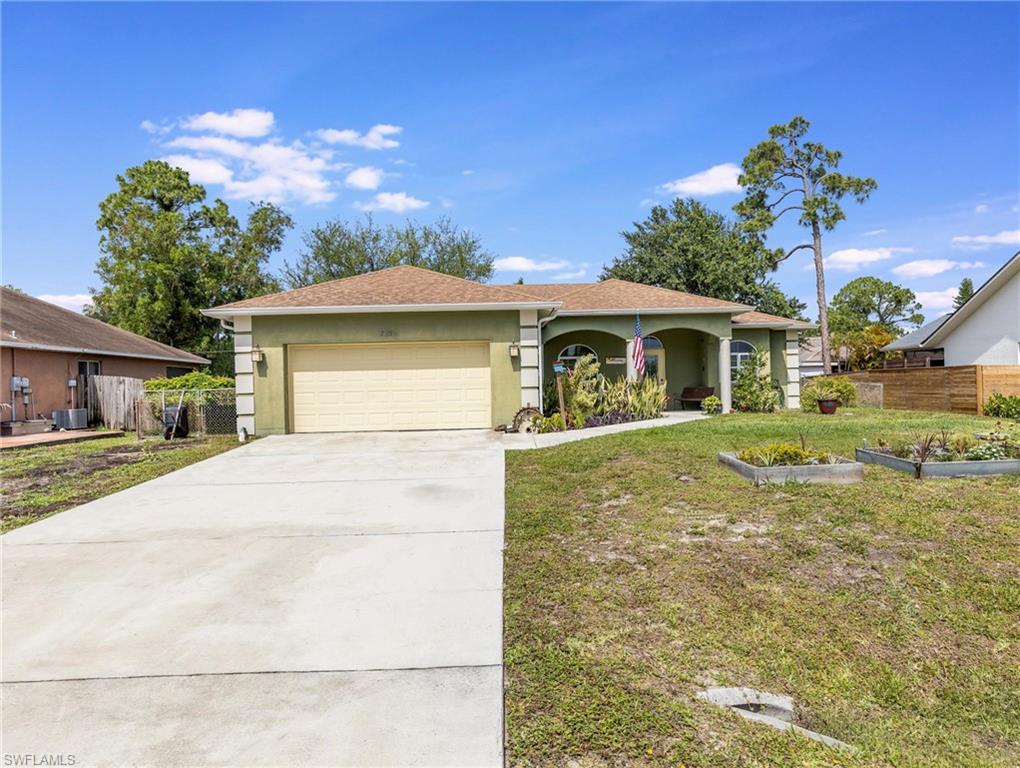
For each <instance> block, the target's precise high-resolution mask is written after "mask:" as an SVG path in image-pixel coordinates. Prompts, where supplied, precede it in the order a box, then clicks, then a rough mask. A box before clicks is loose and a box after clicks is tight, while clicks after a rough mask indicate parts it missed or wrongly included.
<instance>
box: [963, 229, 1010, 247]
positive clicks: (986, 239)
mask: <svg viewBox="0 0 1020 768" xmlns="http://www.w3.org/2000/svg"><path fill="white" fill-rule="evenodd" d="M993 245H1020V229H1004V230H1003V231H1002V232H999V233H998V234H995V235H957V236H956V237H954V238H953V246H954V247H956V248H970V249H973V250H984V249H986V248H991V247H992V246H993Z"/></svg>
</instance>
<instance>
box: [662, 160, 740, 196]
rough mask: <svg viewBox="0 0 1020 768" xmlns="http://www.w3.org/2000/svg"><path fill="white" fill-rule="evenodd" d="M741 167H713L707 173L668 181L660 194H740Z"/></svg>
mask: <svg viewBox="0 0 1020 768" xmlns="http://www.w3.org/2000/svg"><path fill="white" fill-rule="evenodd" d="M739 177H740V166H739V165H736V164H735V163H722V164H721V165H713V166H712V167H711V168H709V169H708V170H705V171H698V173H694V174H691V175H690V176H684V177H683V178H682V179H676V180H674V181H667V182H666V183H665V184H662V185H661V186H660V187H659V191H660V192H669V193H671V194H674V195H695V196H699V195H721V194H723V193H724V192H739V191H740V184H738V183H737V179H738V178H739Z"/></svg>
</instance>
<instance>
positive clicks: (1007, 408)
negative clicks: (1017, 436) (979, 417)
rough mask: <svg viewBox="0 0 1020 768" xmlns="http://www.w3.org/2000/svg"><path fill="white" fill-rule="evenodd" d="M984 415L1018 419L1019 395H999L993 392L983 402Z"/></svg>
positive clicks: (1019, 416)
mask: <svg viewBox="0 0 1020 768" xmlns="http://www.w3.org/2000/svg"><path fill="white" fill-rule="evenodd" d="M985 416H993V417H994V418H997V419H1017V420H1020V395H1001V394H999V393H998V392H993V393H992V396H991V397H989V398H988V401H987V402H986V403H985Z"/></svg>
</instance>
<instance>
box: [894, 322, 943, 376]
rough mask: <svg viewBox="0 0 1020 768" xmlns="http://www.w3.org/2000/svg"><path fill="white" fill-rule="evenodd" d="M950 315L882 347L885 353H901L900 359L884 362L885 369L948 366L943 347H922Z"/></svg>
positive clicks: (926, 324)
mask: <svg viewBox="0 0 1020 768" xmlns="http://www.w3.org/2000/svg"><path fill="white" fill-rule="evenodd" d="M948 319H949V315H942V316H941V317H938V318H936V319H935V320H932V321H931V322H930V323H925V324H924V325H922V326H921V327H920V328H918V329H916V330H913V331H911V332H910V333H905V334H903V335H902V336H900V337H899V338H898V339H896V341H893V342H890V343H889V344H886V345H885V346H884V347H882V351H883V352H893V353H896V352H898V353H899V356H898V357H895V358H893V359H891V360H883V361H882V367H883V368H891V367H897V366H899V367H903V368H937V367H939V366H943V365H945V364H946V359H945V350H944V349H942V347H933V348H925V347H924V346H922V345H923V344H924V341H925V339H927V338H928V337H929V336H931V335H932V334H933V333H935V331H937V330H938V329H939V328H940V327H941V326H942V324H943V323H944V322H946V320H948Z"/></svg>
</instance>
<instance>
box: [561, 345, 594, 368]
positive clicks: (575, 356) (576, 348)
mask: <svg viewBox="0 0 1020 768" xmlns="http://www.w3.org/2000/svg"><path fill="white" fill-rule="evenodd" d="M586 355H591V356H592V357H594V358H595V359H596V360H598V355H596V354H595V350H594V349H592V348H591V347H586V346H585V345H584V344H571V345H570V346H569V347H564V348H563V349H562V350H561V351H560V354H559V357H557V358H556V359H557V360H560V361H561V362H563V363H566V366H567V368H570V369H573V367H574V365H575V364H576V363H577V361H578V360H580V359H581V358H582V357H585V356H586Z"/></svg>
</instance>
